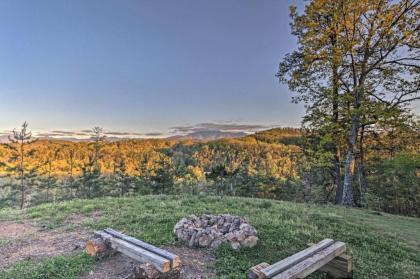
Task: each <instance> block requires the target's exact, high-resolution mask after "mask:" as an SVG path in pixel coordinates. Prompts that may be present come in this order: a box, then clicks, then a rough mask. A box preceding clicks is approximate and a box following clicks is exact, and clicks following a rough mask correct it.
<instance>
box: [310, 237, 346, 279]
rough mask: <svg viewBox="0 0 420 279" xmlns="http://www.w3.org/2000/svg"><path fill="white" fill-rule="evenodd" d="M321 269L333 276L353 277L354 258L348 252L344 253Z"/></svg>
mask: <svg viewBox="0 0 420 279" xmlns="http://www.w3.org/2000/svg"><path fill="white" fill-rule="evenodd" d="M312 245H314V244H313V243H309V244H308V246H312ZM320 270H321V271H323V272H326V273H328V274H329V275H330V276H332V277H333V278H353V258H352V256H349V255H347V254H342V255H340V256H338V257H336V258H334V259H333V260H331V261H330V262H329V263H327V264H326V265H324V266H323V267H321V268H320Z"/></svg>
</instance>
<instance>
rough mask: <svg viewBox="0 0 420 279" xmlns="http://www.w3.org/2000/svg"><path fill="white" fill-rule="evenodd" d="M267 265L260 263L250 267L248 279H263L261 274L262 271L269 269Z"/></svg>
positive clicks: (263, 276)
mask: <svg viewBox="0 0 420 279" xmlns="http://www.w3.org/2000/svg"><path fill="white" fill-rule="evenodd" d="M269 266H270V265H269V264H268V263H260V264H257V265H256V266H253V267H251V269H250V270H249V272H248V279H265V278H266V277H265V275H264V273H262V272H261V270H262V269H264V268H267V267H269Z"/></svg>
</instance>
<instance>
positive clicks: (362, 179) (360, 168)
mask: <svg viewBox="0 0 420 279" xmlns="http://www.w3.org/2000/svg"><path fill="white" fill-rule="evenodd" d="M364 135H365V126H364V125H362V128H361V130H360V139H359V154H360V156H359V163H358V164H357V174H358V178H359V195H360V197H359V199H360V200H361V199H362V197H363V193H364V192H366V190H367V187H368V186H367V179H366V170H365V148H364V145H363V142H364V138H365V137H364Z"/></svg>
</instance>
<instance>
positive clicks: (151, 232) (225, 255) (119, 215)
mask: <svg viewBox="0 0 420 279" xmlns="http://www.w3.org/2000/svg"><path fill="white" fill-rule="evenodd" d="M92 213H97V214H96V215H95V216H97V217H95V218H89V219H86V220H85V221H84V222H82V223H81V224H78V225H74V224H72V223H69V222H68V221H67V220H69V219H68V218H69V217H70V216H73V215H74V214H78V216H79V215H80V214H82V215H86V216H89V215H92ZM203 213H210V214H216V213H230V214H235V215H241V216H244V217H246V218H247V219H248V220H249V222H250V223H251V224H252V225H253V226H255V228H256V229H257V230H258V236H259V239H260V240H259V243H258V245H257V246H256V247H254V248H251V249H244V250H241V251H233V250H231V249H230V248H229V247H222V248H220V249H219V250H218V251H217V252H216V254H215V256H216V261H215V263H214V266H213V267H211V268H213V269H215V270H216V271H217V274H218V276H217V277H218V278H245V274H246V272H247V270H248V269H249V268H250V267H251V266H253V265H255V264H258V263H260V262H268V263H273V262H276V261H278V260H280V259H282V258H284V257H287V256H290V255H291V254H293V253H295V252H297V251H299V250H302V249H304V248H305V247H306V244H307V243H310V242H318V241H320V240H322V239H324V238H334V239H337V240H341V241H344V242H346V243H347V247H348V248H347V250H348V251H347V253H348V254H351V255H352V256H353V258H354V278H418V276H419V275H420V219H417V218H408V217H401V216H393V215H388V214H383V213H377V212H373V211H366V210H358V209H350V208H343V207H335V206H318V205H316V206H315V205H308V204H295V203H288V202H278V201H270V200H261V199H251V198H234V197H223V198H221V197H205V196H189V197H182V196H142V197H133V198H103V199H95V200H73V201H68V202H63V203H58V204H46V205H42V206H37V207H34V208H29V209H26V210H24V211H22V212H18V211H0V220H2V221H3V222H4V221H5V220H13V221H14V222H16V223H19V222H22V221H23V220H33V221H36V222H37V223H39V224H42V226H43V227H44V228H45V230H51V229H54V228H58V227H66V230H69V231H72V230H78V229H80V228H81V227H83V228H84V229H87V230H88V231H89V232H93V231H94V230H96V229H101V228H104V227H113V228H115V229H118V230H124V231H125V232H126V233H127V234H130V235H133V236H135V237H137V238H140V239H143V240H145V241H147V242H150V243H152V244H155V245H161V246H164V245H166V246H168V245H182V244H181V243H179V242H177V241H176V240H175V238H174V235H173V234H172V229H173V226H174V224H175V223H176V222H177V221H178V220H180V219H181V218H182V217H184V216H187V215H190V214H203ZM2 245H8V242H7V241H2V240H1V239H0V247H1V246H2ZM94 265H95V262H94V260H93V259H91V258H89V257H87V256H86V255H85V254H84V253H82V252H79V253H78V254H76V255H74V256H71V257H69V256H67V257H65V256H56V257H52V258H47V259H44V260H41V261H37V260H27V261H20V262H17V263H14V264H12V265H11V266H9V267H8V268H6V269H4V270H3V271H0V278H8V279H9V278H21V279H26V278H31V279H34V278H36V279H41V278H79V277H80V276H81V275H82V274H85V273H88V272H89V271H90V270H91V269H92V268H93V266H94ZM313 277H314V278H324V277H325V274H321V273H318V274H316V275H314V276H313Z"/></svg>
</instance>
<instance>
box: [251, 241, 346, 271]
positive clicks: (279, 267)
mask: <svg viewBox="0 0 420 279" xmlns="http://www.w3.org/2000/svg"><path fill="white" fill-rule="evenodd" d="M345 251H346V244H345V243H343V242H340V241H334V240H332V239H324V240H322V241H321V242H319V243H318V244H315V245H311V246H310V247H309V248H307V249H305V250H303V251H301V252H298V253H296V254H294V255H292V256H290V257H288V258H286V259H284V260H281V261H279V262H277V263H275V264H272V265H269V264H267V263H261V264H259V265H256V266H254V267H252V268H251V269H250V271H249V273H248V278H250V279H266V278H274V279H292V278H305V277H306V276H308V275H310V274H311V273H313V272H315V271H317V270H321V271H325V272H327V273H329V274H330V275H331V276H333V277H335V278H352V258H351V257H350V256H347V255H344V254H343V253H344V252H345Z"/></svg>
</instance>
